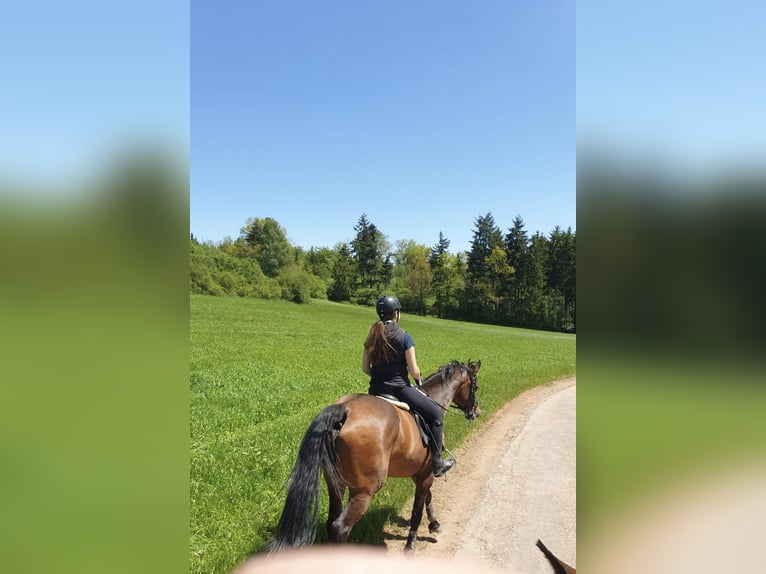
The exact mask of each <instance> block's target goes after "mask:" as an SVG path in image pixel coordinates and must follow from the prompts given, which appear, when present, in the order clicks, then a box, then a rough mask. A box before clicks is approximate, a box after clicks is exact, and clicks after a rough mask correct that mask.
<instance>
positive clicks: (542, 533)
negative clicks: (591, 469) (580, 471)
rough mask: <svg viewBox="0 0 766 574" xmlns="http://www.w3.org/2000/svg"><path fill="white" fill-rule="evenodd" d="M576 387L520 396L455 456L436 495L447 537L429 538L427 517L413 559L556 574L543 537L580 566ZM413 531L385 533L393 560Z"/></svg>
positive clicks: (570, 382) (553, 386) (571, 382)
mask: <svg viewBox="0 0 766 574" xmlns="http://www.w3.org/2000/svg"><path fill="white" fill-rule="evenodd" d="M576 388H577V387H576V380H575V378H571V379H565V380H561V381H555V382H552V383H549V384H546V385H542V386H539V387H535V388H533V389H530V390H529V391H526V392H524V393H522V394H521V395H519V396H518V397H517V398H516V399H514V400H513V401H511V402H510V403H508V404H507V405H505V406H504V407H503V408H502V409H501V410H500V411H498V412H497V413H495V414H494V416H493V417H492V419H491V420H489V421H487V423H486V424H485V425H483V426H482V427H481V428H480V429H479V430H477V431H476V432H475V433H474V434H473V435H471V436H470V437H469V438H468V439H467V440H466V441H465V443H464V444H463V446H462V447H461V448H460V449H458V450H455V451H454V453H455V455H456V458H457V459H458V464H457V466H456V467H455V468H454V469H452V470H451V471H450V472H449V473H448V474H447V475H445V477H444V478H439V479H437V480H436V481H435V483H434V487H433V489H432V492H433V496H434V498H433V500H434V506H435V510H436V514H437V517H438V519H439V522H440V523H441V525H442V527H441V531H440V532H438V533H435V534H429V533H428V528H427V520H425V518H424V520H423V524H421V527H420V532H419V539H418V543H417V545H416V549H415V553H414V554H415V555H414V557H413V558H414V559H418V557H428V558H432V559H449V560H456V561H460V562H463V563H471V564H473V565H475V566H484V567H489V568H495V569H502V570H504V571H506V572H518V573H519V574H538V573H539V574H551V571H552V570H551V567H550V565H549V564H548V562H547V560H546V559H545V558H544V557H543V555H542V554H541V552H540V551H539V550H538V549H537V548H536V546H535V542H536V541H537V539H538V538H539V539H541V540H542V541H543V542H544V543H545V545H546V546H548V548H549V549H551V550H552V551H553V552H554V553H555V554H556V555H557V556H558V557H559V558H561V559H562V560H564V561H565V562H567V563H569V564H570V565H572V566H576V562H577V561H576V559H575V554H576V553H575V550H576V546H575V545H576V530H575V528H576V527H575V525H576V503H575V501H576V478H575V476H576V440H575V439H576V414H575V413H576ZM446 429H447V430H446V434H447V439H448V440H449V421H447V427H446ZM409 504H411V502H410V503H409ZM409 504H408V505H407V506H406V507H405V508H406V510H404V511H403V513H402V516H404V517H406V518H407V519H408V520H409V508H410V506H409ZM407 530H408V528H407V526H406V525H404V524H400V525H392V526H391V527H389V528H388V529H387V530H386V533H385V538H386V545H387V548H388V552H389V553H391V554H394V553H400V552H401V551H402V548H403V542H402V540H403V539H405V538H406V535H407Z"/></svg>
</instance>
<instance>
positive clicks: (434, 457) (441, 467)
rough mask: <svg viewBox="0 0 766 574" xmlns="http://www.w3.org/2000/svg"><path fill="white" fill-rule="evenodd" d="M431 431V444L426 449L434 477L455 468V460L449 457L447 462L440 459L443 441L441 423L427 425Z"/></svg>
mask: <svg viewBox="0 0 766 574" xmlns="http://www.w3.org/2000/svg"><path fill="white" fill-rule="evenodd" d="M429 428H430V429H431V439H432V440H431V442H430V443H429V444H428V447H429V448H430V450H431V461H432V464H433V473H434V476H441V475H442V474H444V473H445V472H447V471H448V470H449V469H451V468H452V467H453V466H455V459H454V458H452V457H450V458H448V459H447V460H444V459H443V458H442V446H443V442H444V441H443V439H444V427H443V426H442V423H441V421H437V422H435V423H432V424H430V425H429Z"/></svg>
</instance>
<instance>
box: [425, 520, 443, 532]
mask: <svg viewBox="0 0 766 574" xmlns="http://www.w3.org/2000/svg"><path fill="white" fill-rule="evenodd" d="M441 527H442V525H441V524H439V523H438V522H437V521H436V520H434V521H433V522H432V523H431V524H429V525H428V532H430V533H432V534H433V533H434V532H439V529H440V528H441Z"/></svg>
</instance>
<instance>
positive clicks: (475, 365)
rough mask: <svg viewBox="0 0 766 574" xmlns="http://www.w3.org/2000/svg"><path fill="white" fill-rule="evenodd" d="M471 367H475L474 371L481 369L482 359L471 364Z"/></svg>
mask: <svg viewBox="0 0 766 574" xmlns="http://www.w3.org/2000/svg"><path fill="white" fill-rule="evenodd" d="M471 368H472V369H473V372H474V373H478V372H479V369H480V368H481V360H478V361H476V362H475V363H474V364H473V365H471Z"/></svg>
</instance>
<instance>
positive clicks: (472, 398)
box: [446, 363, 479, 421]
mask: <svg viewBox="0 0 766 574" xmlns="http://www.w3.org/2000/svg"><path fill="white" fill-rule="evenodd" d="M460 366H461V367H463V369H465V371H466V374H467V375H468V381H469V387H468V410H463V409H461V408H460V407H459V406H458V405H457V404H454V403H453V404H451V405H450V406H451V407H454V408H456V409H459V410H461V411H462V412H463V414H465V418H467V419H468V420H469V421H470V420H473V419H475V418H476V417H477V414H476V408H477V407H478V406H479V403H478V401H477V400H476V390H477V389H478V388H479V383H478V382H477V380H476V373H475V372H474V370H473V369H472V368H471V367H470V366H468V365H465V364H463V363H461V364H460ZM446 412H449V411H446Z"/></svg>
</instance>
